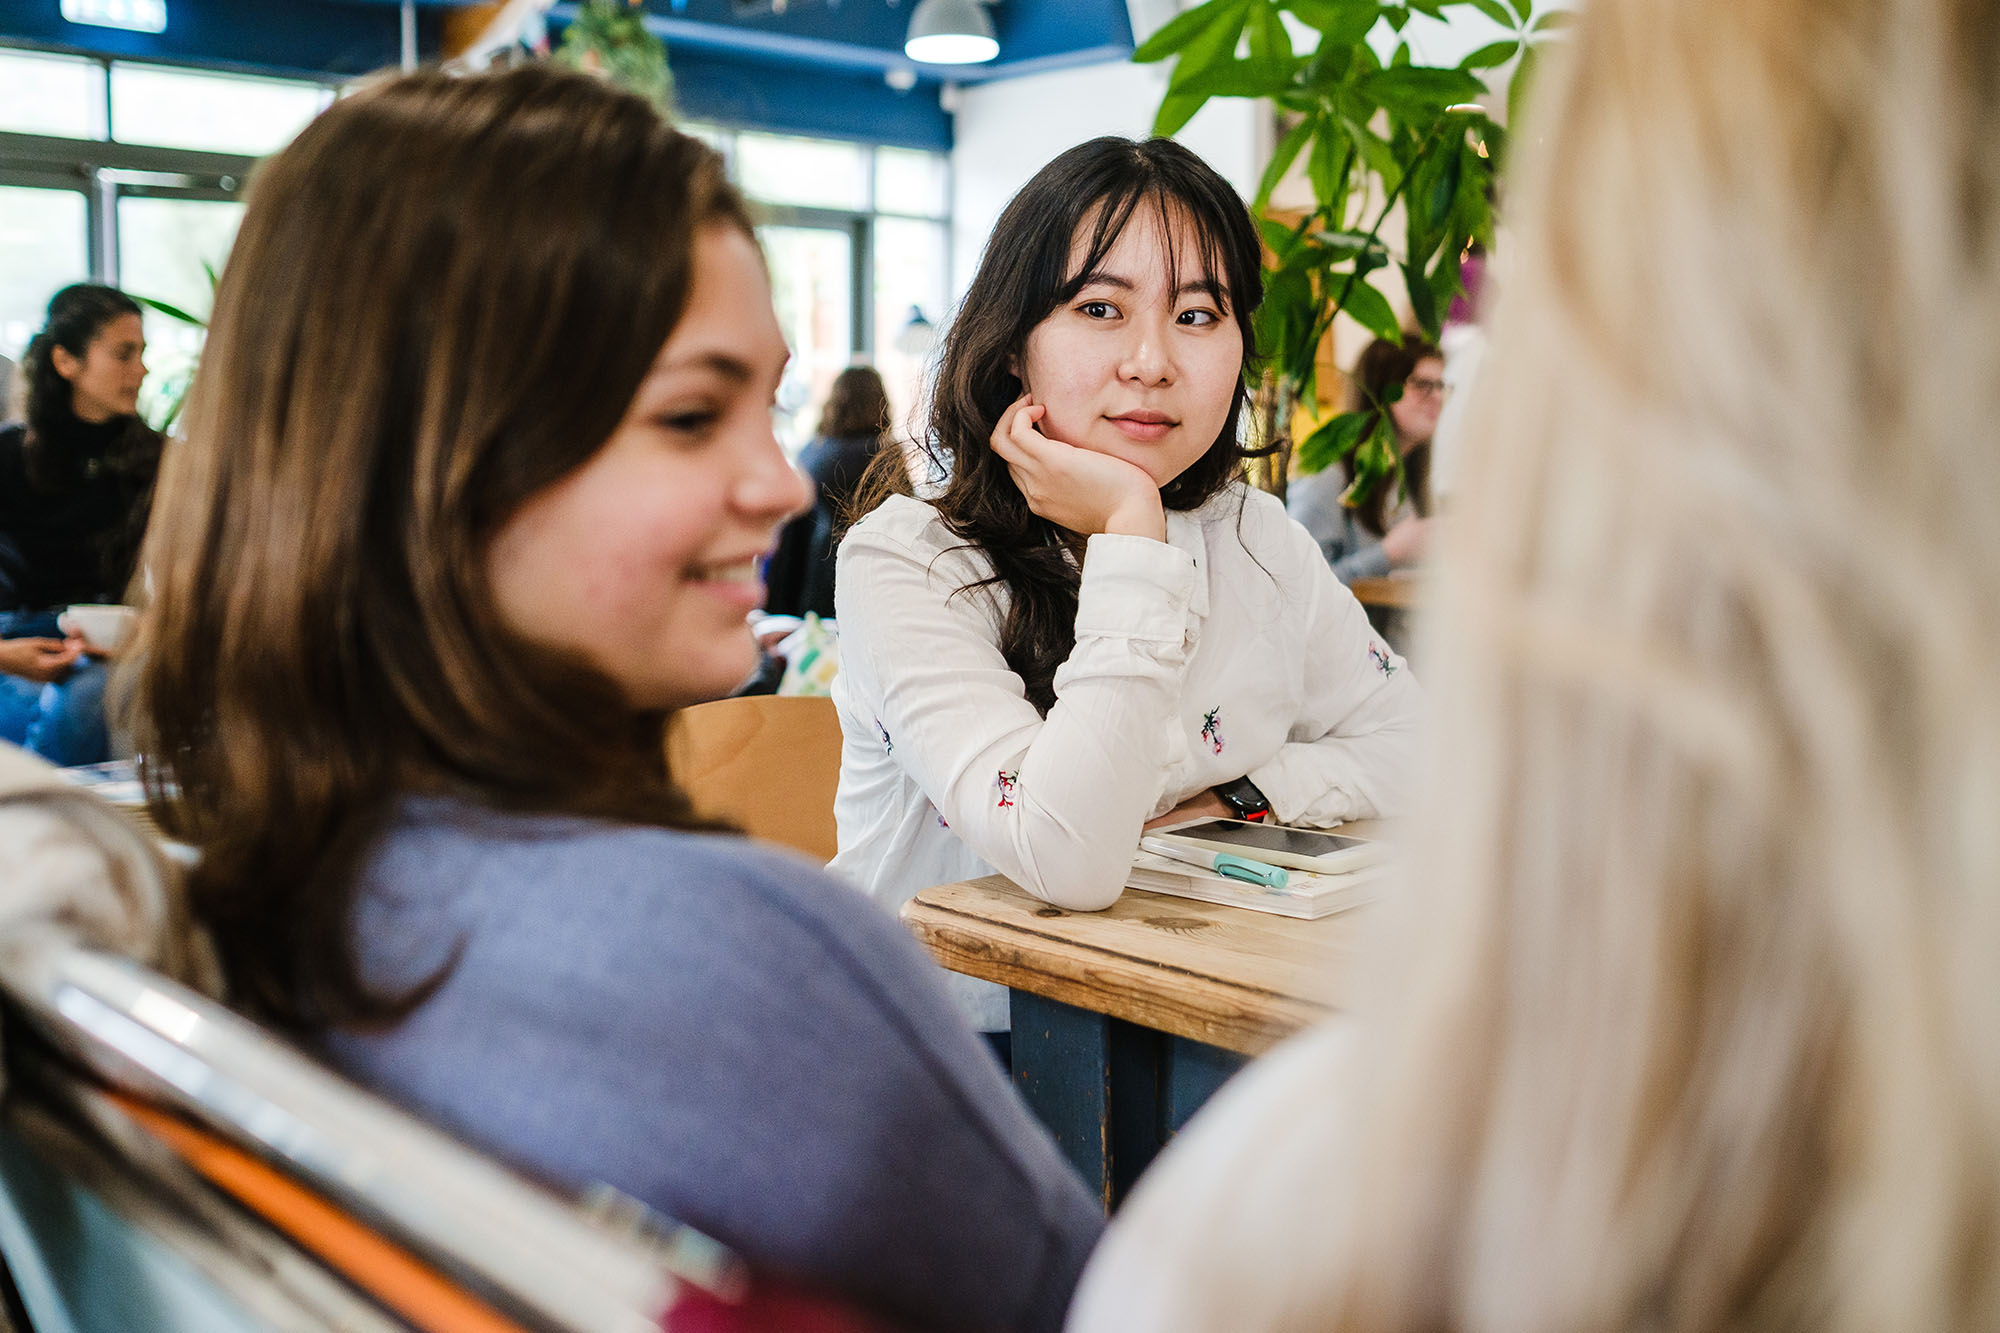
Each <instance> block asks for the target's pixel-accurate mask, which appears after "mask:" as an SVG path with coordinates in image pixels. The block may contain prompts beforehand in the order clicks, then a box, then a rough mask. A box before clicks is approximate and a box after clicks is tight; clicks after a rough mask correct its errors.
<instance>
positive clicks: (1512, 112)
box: [1507, 43, 1541, 133]
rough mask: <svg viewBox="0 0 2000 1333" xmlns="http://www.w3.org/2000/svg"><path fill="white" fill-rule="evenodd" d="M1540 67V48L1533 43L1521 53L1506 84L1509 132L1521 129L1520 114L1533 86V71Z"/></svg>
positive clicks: (1526, 103)
mask: <svg viewBox="0 0 2000 1333" xmlns="http://www.w3.org/2000/svg"><path fill="white" fill-rule="evenodd" d="M1540 65H1541V48H1540V47H1539V46H1537V45H1534V44H1533V43H1530V44H1529V45H1528V46H1526V47H1524V48H1523V49H1522V51H1521V62H1520V63H1519V64H1517V65H1515V66H1514V77H1513V78H1512V79H1511V80H1509V81H1508V84H1507V124H1508V126H1509V132H1510V133H1513V132H1515V131H1518V130H1519V129H1520V127H1521V113H1522V111H1523V109H1524V108H1526V106H1527V105H1528V97H1529V94H1530V90H1532V89H1533V88H1534V86H1535V71H1536V69H1537V68H1538V67H1539V66H1540Z"/></svg>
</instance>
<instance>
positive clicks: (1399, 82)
mask: <svg viewBox="0 0 2000 1333" xmlns="http://www.w3.org/2000/svg"><path fill="white" fill-rule="evenodd" d="M1354 85H1355V90H1356V91H1357V92H1359V93H1360V94H1361V95H1362V96H1364V97H1368V98H1372V99H1373V100H1374V101H1375V102H1377V103H1378V104H1379V105H1381V106H1383V107H1385V108H1387V109H1388V110H1389V111H1390V112H1391V113H1392V114H1395V115H1400V116H1403V117H1404V118H1405V119H1409V120H1419V121H1428V120H1430V119H1432V118H1434V117H1435V116H1436V115H1437V113H1438V112H1440V111H1442V110H1443V109H1444V108H1446V107H1448V106H1451V105H1453V104H1455V103H1458V102H1470V101H1472V100H1474V99H1475V98H1477V97H1478V96H1479V95H1480V94H1482V93H1484V92H1485V91H1486V85H1485V84H1483V83H1481V82H1480V81H1479V78H1478V76H1477V75H1474V74H1472V73H1469V72H1468V71H1466V70H1462V69H1437V68H1434V67H1431V66H1426V65H1405V66H1402V67H1399V68H1395V69H1382V70H1375V71H1372V72H1371V73H1367V74H1363V75H1362V76H1361V77H1360V78H1358V79H1356V80H1355V81H1354Z"/></svg>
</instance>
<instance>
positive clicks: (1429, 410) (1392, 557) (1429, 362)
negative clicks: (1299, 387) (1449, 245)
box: [1285, 333, 1445, 583]
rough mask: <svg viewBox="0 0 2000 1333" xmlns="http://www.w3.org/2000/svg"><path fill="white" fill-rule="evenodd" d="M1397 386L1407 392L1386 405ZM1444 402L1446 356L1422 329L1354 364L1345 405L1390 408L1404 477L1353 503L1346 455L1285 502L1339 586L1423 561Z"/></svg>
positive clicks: (1373, 348) (1374, 346)
mask: <svg viewBox="0 0 2000 1333" xmlns="http://www.w3.org/2000/svg"><path fill="white" fill-rule="evenodd" d="M1399 387H1400V388H1401V390H1402V396H1401V397H1400V398H1397V399H1396V401H1395V402H1393V403H1391V402H1388V401H1387V400H1388V396H1389V394H1390V391H1391V390H1393V389H1396V388H1399ZM1444 401H1445V385H1444V358H1443V357H1442V356H1441V355H1439V353H1438V350H1437V348H1435V347H1433V346H1431V345H1430V344H1429V343H1428V342H1425V341H1424V339H1423V337H1422V335H1420V334H1415V333H1406V334H1404V335H1403V341H1402V342H1401V343H1400V344H1399V343H1393V342H1390V341H1389V340H1388V339H1387V338H1377V339H1376V340H1375V341H1374V342H1372V343H1370V344H1369V345H1368V349H1367V350H1366V351H1364V352H1363V353H1362V354H1361V359H1360V360H1359V361H1358V362H1356V363H1355V367H1354V384H1353V390H1352V394H1351V398H1350V401H1349V403H1348V410H1349V411H1350V412H1371V413H1375V414H1378V415H1379V414H1380V413H1383V412H1387V413H1388V415H1389V419H1390V420H1391V421H1392V422H1394V423H1395V427H1396V451H1397V454H1398V456H1399V457H1401V458H1402V460H1403V473H1402V478H1401V480H1400V481H1399V482H1393V483H1385V484H1383V485H1381V486H1378V487H1376V489H1375V493H1374V494H1373V495H1371V496H1369V497H1368V499H1367V500H1365V501H1363V502H1362V503H1361V504H1359V505H1357V506H1353V507H1349V506H1348V505H1345V504H1343V503H1341V496H1342V495H1343V494H1344V493H1345V492H1346V490H1347V487H1348V485H1349V483H1350V482H1351V481H1352V480H1353V477H1352V473H1351V471H1350V466H1349V461H1348V460H1345V459H1343V460H1342V461H1341V463H1340V465H1339V466H1338V467H1329V468H1326V469H1325V470H1323V471H1320V472H1315V473H1313V474H1312V475H1310V476H1304V477H1295V478H1293V479H1292V482H1291V485H1290V486H1289V487H1288V489H1287V492H1286V500H1285V508H1286V510H1287V511H1288V512H1289V513H1290V514H1291V516H1292V517H1293V518H1295V519H1297V520H1298V521H1299V522H1301V523H1303V524H1304V525H1305V528H1306V531H1307V532H1310V533H1311V534H1312V535H1313V540H1314V541H1316V542H1318V543H1319V549H1320V551H1321V553H1323V554H1324V555H1325V556H1326V562H1327V563H1328V564H1330V565H1332V566H1333V572H1334V575H1335V577H1337V578H1339V580H1340V581H1341V582H1342V583H1352V582H1354V580H1356V579H1366V578H1382V577H1383V576H1385V575H1388V574H1390V573H1393V572H1394V571H1396V570H1399V569H1404V568H1407V567H1409V566H1411V565H1414V564H1416V563H1417V562H1418V561H1420V560H1422V559H1423V558H1424V552H1425V551H1426V549H1428V546H1429V542H1430V531H1431V518H1430V514H1431V496H1430V471H1431V436H1432V434H1433V433H1434V432H1435V431H1436V430H1437V424H1438V414H1439V413H1440V412H1441V411H1443V409H1444ZM1364 437H1365V436H1364Z"/></svg>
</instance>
